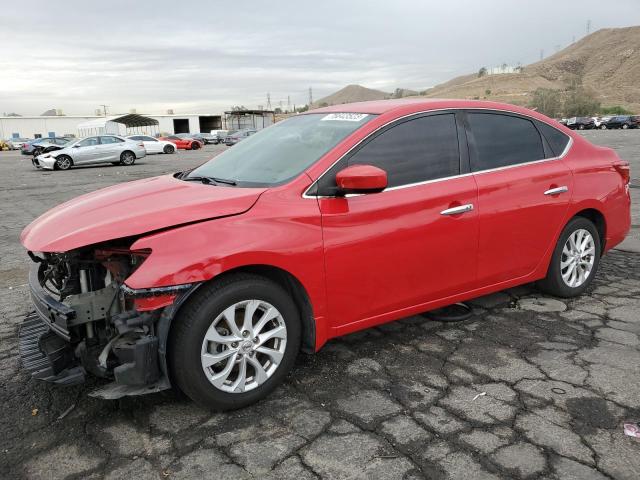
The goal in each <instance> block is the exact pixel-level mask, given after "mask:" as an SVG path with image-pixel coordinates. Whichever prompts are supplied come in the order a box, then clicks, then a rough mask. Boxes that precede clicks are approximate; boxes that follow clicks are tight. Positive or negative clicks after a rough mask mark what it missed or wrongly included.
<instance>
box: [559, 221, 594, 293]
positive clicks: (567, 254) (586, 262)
mask: <svg viewBox="0 0 640 480" xmlns="http://www.w3.org/2000/svg"><path fill="white" fill-rule="evenodd" d="M595 255H596V248H595V242H594V240H593V236H592V235H591V233H590V232H589V231H588V230H585V229H583V228H581V229H579V230H576V231H574V232H573V233H571V235H569V238H567V241H566V242H565V244H564V247H563V249H562V255H561V256H560V273H561V275H562V280H563V281H564V283H565V284H566V285H568V286H569V287H572V288H577V287H579V286H581V285H582V284H583V283H584V282H586V281H587V279H588V278H589V276H590V275H591V271H592V270H593V264H594V262H595Z"/></svg>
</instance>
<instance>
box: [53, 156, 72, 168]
mask: <svg viewBox="0 0 640 480" xmlns="http://www.w3.org/2000/svg"><path fill="white" fill-rule="evenodd" d="M72 165H73V160H71V157H70V156H69V155H60V156H59V157H57V158H56V163H55V165H54V166H55V168H56V169H58V170H69V169H70V168H71V166H72Z"/></svg>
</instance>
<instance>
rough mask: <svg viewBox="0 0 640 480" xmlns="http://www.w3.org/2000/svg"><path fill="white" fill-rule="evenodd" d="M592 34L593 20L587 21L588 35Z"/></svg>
mask: <svg viewBox="0 0 640 480" xmlns="http://www.w3.org/2000/svg"><path fill="white" fill-rule="evenodd" d="M589 33H591V20H587V35H589Z"/></svg>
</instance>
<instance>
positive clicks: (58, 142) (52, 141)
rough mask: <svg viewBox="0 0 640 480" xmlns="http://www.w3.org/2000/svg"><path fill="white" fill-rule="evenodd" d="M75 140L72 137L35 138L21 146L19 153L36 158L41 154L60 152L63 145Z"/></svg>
mask: <svg viewBox="0 0 640 480" xmlns="http://www.w3.org/2000/svg"><path fill="white" fill-rule="evenodd" d="M72 140H75V138H72V137H45V138H36V139H35V140H32V141H30V142H27V143H25V144H24V145H22V148H21V149H20V153H22V154H23V155H33V156H36V157H37V156H38V155H42V154H43V153H47V152H52V151H54V150H60V149H61V148H62V147H63V146H64V145H66V144H67V143H69V142H70V141H72Z"/></svg>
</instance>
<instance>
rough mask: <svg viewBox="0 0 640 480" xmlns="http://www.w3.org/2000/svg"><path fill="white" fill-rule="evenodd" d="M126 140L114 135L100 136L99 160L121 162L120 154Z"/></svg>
mask: <svg viewBox="0 0 640 480" xmlns="http://www.w3.org/2000/svg"><path fill="white" fill-rule="evenodd" d="M123 147H124V140H122V139H121V138H118V137H114V136H112V135H104V136H102V137H100V146H99V147H98V152H99V154H98V158H97V159H96V161H99V162H119V161H120V154H121V153H122V151H123V150H124V148H123Z"/></svg>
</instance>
